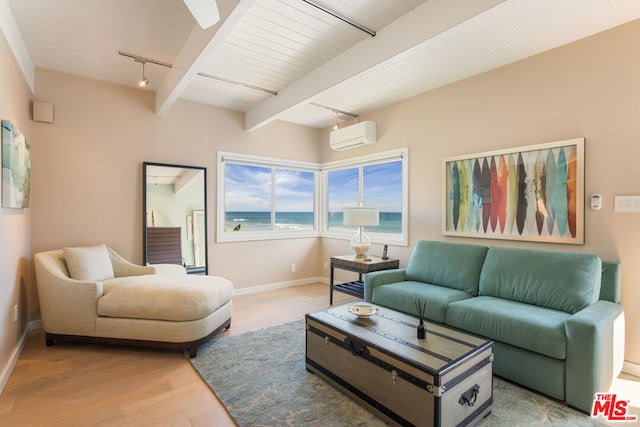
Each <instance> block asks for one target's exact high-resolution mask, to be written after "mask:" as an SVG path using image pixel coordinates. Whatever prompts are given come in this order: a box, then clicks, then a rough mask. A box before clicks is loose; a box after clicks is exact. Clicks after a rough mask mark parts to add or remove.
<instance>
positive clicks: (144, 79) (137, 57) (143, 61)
mask: <svg viewBox="0 0 640 427" xmlns="http://www.w3.org/2000/svg"><path fill="white" fill-rule="evenodd" d="M118 53H119V54H120V55H122V56H126V57H128V58H132V59H133V60H134V61H136V62H139V63H141V64H142V78H141V79H140V80H138V86H139V87H141V88H143V87H147V86H148V85H149V79H148V78H147V76H146V75H145V72H144V66H145V64H146V63H147V62H150V63H152V64H156V65H160V66H161V67H167V68H173V65H171V64H169V63H166V62H162V61H156V60H155V59H150V58H145V57H144V56H140V55H134V54H133V53H127V52H123V51H119V52H118Z"/></svg>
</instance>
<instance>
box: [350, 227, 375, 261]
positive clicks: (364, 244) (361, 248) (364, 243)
mask: <svg viewBox="0 0 640 427" xmlns="http://www.w3.org/2000/svg"><path fill="white" fill-rule="evenodd" d="M359 228H360V229H359V230H358V232H357V233H356V234H354V235H353V237H352V238H351V250H353V253H354V254H355V255H356V258H357V259H362V258H367V252H369V249H370V248H371V239H369V236H367V235H366V234H364V231H362V227H359Z"/></svg>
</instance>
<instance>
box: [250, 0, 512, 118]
mask: <svg viewBox="0 0 640 427" xmlns="http://www.w3.org/2000/svg"><path fill="white" fill-rule="evenodd" d="M502 2H503V0H459V1H457V2H456V3H455V4H453V3H452V2H451V0H430V1H428V2H426V3H423V4H422V5H420V6H418V7H417V8H415V9H414V10H413V11H412V13H409V14H405V15H403V16H402V17H400V18H399V19H397V20H396V21H394V22H392V23H391V24H389V25H388V26H386V27H385V28H383V29H381V30H380V31H378V33H377V35H376V37H374V38H367V39H365V40H363V41H361V42H360V43H358V44H356V45H355V46H353V47H352V48H351V49H348V50H347V51H345V52H343V53H342V54H340V55H338V56H336V57H335V58H333V59H331V60H330V61H328V62H326V63H325V64H323V65H321V66H320V67H318V68H316V69H315V70H314V71H312V72H310V73H308V74H306V75H304V76H303V77H301V78H300V79H298V80H296V81H295V82H293V83H292V84H291V85H289V86H288V87H286V88H285V89H283V90H281V91H279V92H278V96H274V97H271V98H268V99H266V100H264V101H262V102H261V103H259V104H257V105H256V106H254V107H253V108H251V109H249V110H248V111H247V113H246V118H245V129H246V130H247V131H253V130H256V129H259V128H260V127H262V126H265V125H266V124H268V123H271V122H273V121H274V120H277V119H279V118H280V117H282V116H284V115H286V114H287V112H289V111H291V110H292V109H295V108H297V107H299V106H300V105H303V104H306V103H309V102H311V101H312V100H313V99H314V98H315V97H317V96H318V95H319V94H321V93H323V92H324V91H327V90H330V89H332V88H334V87H335V86H337V85H340V84H344V83H345V82H349V81H350V80H352V79H353V78H355V77H357V76H358V75H360V74H362V73H364V72H365V71H367V70H370V69H372V68H374V67H376V66H379V65H380V64H382V63H384V62H385V61H388V60H389V59H391V58H393V57H395V56H396V55H400V54H402V53H403V52H405V51H406V50H408V49H412V48H414V47H416V46H418V45H419V44H420V43H423V42H425V41H426V40H429V39H431V38H432V37H434V36H436V35H438V34H440V33H442V32H444V31H447V30H448V29H450V28H452V27H454V26H456V25H458V24H460V23H462V22H464V21H466V20H468V19H470V18H473V17H474V16H476V15H478V14H480V13H482V12H484V11H486V10H488V9H490V8H492V7H495V6H496V5H498V4H500V3H502ZM407 29H411V31H407Z"/></svg>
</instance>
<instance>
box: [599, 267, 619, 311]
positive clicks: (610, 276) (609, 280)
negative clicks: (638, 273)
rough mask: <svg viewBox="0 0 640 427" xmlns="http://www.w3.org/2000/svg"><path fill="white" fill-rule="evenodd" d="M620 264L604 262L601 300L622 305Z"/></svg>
mask: <svg viewBox="0 0 640 427" xmlns="http://www.w3.org/2000/svg"><path fill="white" fill-rule="evenodd" d="M620 277H621V272H620V263H618V262H605V261H602V285H601V286H600V299H601V300H604V301H611V302H615V303H620V297H621V295H620V293H621V290H620V288H621V281H620Z"/></svg>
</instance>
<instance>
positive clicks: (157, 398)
mask: <svg viewBox="0 0 640 427" xmlns="http://www.w3.org/2000/svg"><path fill="white" fill-rule="evenodd" d="M355 300H356V299H355V298H353V297H350V296H348V295H345V294H342V293H334V304H342V303H346V302H350V301H355ZM233 301H234V313H233V318H232V323H231V329H229V330H228V331H225V332H224V333H223V334H221V336H228V335H237V334H241V333H243V332H247V331H250V330H255V329H261V328H265V327H269V326H275V325H278V324H282V323H287V322H290V321H293V320H298V319H303V318H304V314H305V313H307V312H311V311H317V310H321V309H323V308H326V307H328V305H329V289H328V286H327V285H325V284H320V283H318V284H313V285H305V286H297V287H293V288H286V289H279V290H274V291H268V292H261V293H256V294H248V295H240V296H236V297H234V299H233ZM233 425H234V423H233V421H232V420H231V418H230V417H229V416H228V414H227V412H226V411H225V409H224V407H223V406H222V404H221V403H220V402H219V401H218V399H217V398H216V397H215V395H214V394H213V393H212V392H211V390H210V389H209V387H208V386H207V385H206V384H205V383H204V382H203V381H202V379H201V378H200V377H199V375H198V374H197V373H196V371H195V370H194V369H193V367H192V366H191V364H190V363H189V361H188V359H187V356H186V355H183V354H181V353H179V352H177V351H167V350H149V349H136V348H128V347H110V346H102V345H88V344H69V343H61V344H56V345H54V346H53V347H46V346H45V343H44V334H43V332H42V330H36V331H34V332H33V333H32V335H31V336H30V337H29V339H28V341H27V343H26V345H25V348H24V351H23V353H22V355H21V356H20V359H19V361H18V363H17V364H16V367H15V369H14V371H13V373H12V374H11V377H10V378H9V381H8V383H7V385H6V387H5V389H4V391H3V393H2V395H0V426H12V427H23V426H38V427H42V426H65V427H67V426H82V427H85V426H154V427H156V426H175V427H183V426H184V427H187V426H233Z"/></svg>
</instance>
